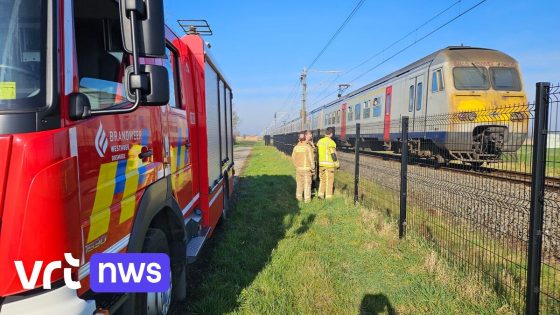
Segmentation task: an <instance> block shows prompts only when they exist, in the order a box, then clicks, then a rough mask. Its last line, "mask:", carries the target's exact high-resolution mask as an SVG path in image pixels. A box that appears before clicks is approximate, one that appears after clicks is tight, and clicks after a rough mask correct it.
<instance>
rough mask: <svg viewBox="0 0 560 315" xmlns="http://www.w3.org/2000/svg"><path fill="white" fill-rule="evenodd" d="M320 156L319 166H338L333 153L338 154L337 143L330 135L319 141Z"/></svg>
mask: <svg viewBox="0 0 560 315" xmlns="http://www.w3.org/2000/svg"><path fill="white" fill-rule="evenodd" d="M317 149H318V153H317V156H318V157H319V166H322V167H327V168H334V167H336V163H335V161H333V158H332V154H333V153H335V154H336V143H335V142H334V141H333V140H332V139H331V138H329V137H324V138H323V139H321V140H319V142H317Z"/></svg>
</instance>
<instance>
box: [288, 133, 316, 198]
mask: <svg viewBox="0 0 560 315" xmlns="http://www.w3.org/2000/svg"><path fill="white" fill-rule="evenodd" d="M292 161H293V162H294V166H295V167H296V199H297V200H299V201H302V200H303V201H304V202H306V203H307V202H310V201H311V174H312V173H313V172H315V162H314V160H313V151H312V149H311V147H310V146H309V144H307V141H305V134H303V133H301V134H299V137H298V144H297V145H296V146H295V147H294V150H293V151H292ZM302 195H303V199H302Z"/></svg>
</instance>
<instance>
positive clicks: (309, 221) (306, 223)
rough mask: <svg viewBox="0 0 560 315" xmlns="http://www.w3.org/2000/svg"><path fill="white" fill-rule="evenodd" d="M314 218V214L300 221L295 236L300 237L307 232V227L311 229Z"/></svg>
mask: <svg viewBox="0 0 560 315" xmlns="http://www.w3.org/2000/svg"><path fill="white" fill-rule="evenodd" d="M315 217H316V216H315V215H314V214H310V215H309V216H308V217H307V218H305V219H303V220H301V226H300V227H299V228H297V230H296V234H297V235H302V234H304V233H305V232H307V231H309V227H311V224H313V222H314V221H315Z"/></svg>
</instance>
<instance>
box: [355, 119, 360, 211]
mask: <svg viewBox="0 0 560 315" xmlns="http://www.w3.org/2000/svg"><path fill="white" fill-rule="evenodd" d="M354 151H355V152H354V204H356V203H357V202H358V194H359V191H358V190H359V188H358V187H359V185H360V124H359V123H357V124H356V142H355V144H354Z"/></svg>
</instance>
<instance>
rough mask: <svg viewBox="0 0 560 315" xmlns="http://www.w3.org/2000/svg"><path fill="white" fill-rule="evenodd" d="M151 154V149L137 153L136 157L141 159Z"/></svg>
mask: <svg viewBox="0 0 560 315" xmlns="http://www.w3.org/2000/svg"><path fill="white" fill-rule="evenodd" d="M152 155H154V152H153V151H152V150H148V151H146V152H142V153H140V154H138V158H139V159H142V160H143V159H147V158H149V157H151V156H152Z"/></svg>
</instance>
